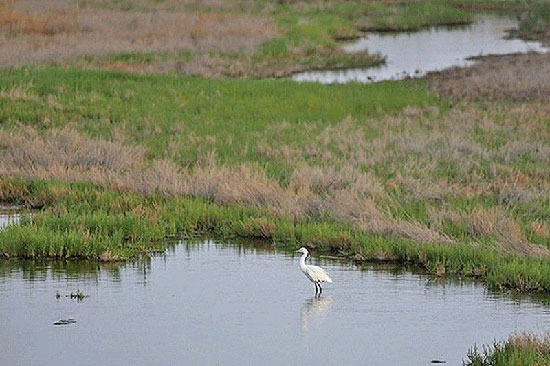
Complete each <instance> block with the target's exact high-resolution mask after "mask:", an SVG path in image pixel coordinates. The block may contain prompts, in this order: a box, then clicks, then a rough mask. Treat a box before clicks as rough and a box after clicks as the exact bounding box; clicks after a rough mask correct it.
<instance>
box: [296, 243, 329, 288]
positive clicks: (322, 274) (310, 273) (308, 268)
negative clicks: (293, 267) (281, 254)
mask: <svg viewBox="0 0 550 366" xmlns="http://www.w3.org/2000/svg"><path fill="white" fill-rule="evenodd" d="M297 251H298V252H300V253H302V257H301V258H300V269H301V270H302V272H303V273H304V274H305V275H306V277H307V278H308V279H309V280H310V281H311V282H313V283H315V284H316V285H318V284H320V283H321V282H329V283H332V279H331V278H330V276H329V275H328V273H327V272H326V271H325V270H324V269H322V268H321V267H319V266H312V265H307V264H306V257H307V255H308V251H307V249H306V248H303V247H302V248H300V249H298V250H297Z"/></svg>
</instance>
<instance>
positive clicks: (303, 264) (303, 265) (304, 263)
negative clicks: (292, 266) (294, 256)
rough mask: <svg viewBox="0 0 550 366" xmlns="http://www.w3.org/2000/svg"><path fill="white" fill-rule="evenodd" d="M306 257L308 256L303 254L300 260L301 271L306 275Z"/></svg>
mask: <svg viewBox="0 0 550 366" xmlns="http://www.w3.org/2000/svg"><path fill="white" fill-rule="evenodd" d="M306 257H307V254H306V253H304V254H302V257H301V258H300V269H301V270H302V272H304V273H305V272H306Z"/></svg>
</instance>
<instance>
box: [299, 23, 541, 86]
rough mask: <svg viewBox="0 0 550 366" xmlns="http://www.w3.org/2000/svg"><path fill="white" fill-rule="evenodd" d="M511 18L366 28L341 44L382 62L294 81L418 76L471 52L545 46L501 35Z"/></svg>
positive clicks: (460, 61) (462, 61) (464, 61)
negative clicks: (408, 28)
mask: <svg viewBox="0 0 550 366" xmlns="http://www.w3.org/2000/svg"><path fill="white" fill-rule="evenodd" d="M517 26H518V23H517V21H515V20H513V19H510V18H506V17H496V16H490V15H483V16H479V18H477V19H476V21H475V22H474V23H473V24H472V25H470V26H466V27H451V28H449V27H432V28H430V29H426V30H423V31H420V32H407V33H369V34H368V36H367V37H366V38H361V39H359V40H357V41H355V42H353V43H350V44H347V45H346V46H344V49H345V50H346V51H348V52H363V51H366V50H368V52H369V53H372V54H375V53H380V54H381V55H383V56H386V64H385V65H382V66H379V67H371V68H359V69H347V70H337V71H314V72H304V73H299V74H296V75H294V76H293V80H296V81H315V82H320V83H327V84H328V83H347V82H350V81H357V82H363V83H366V82H373V81H383V80H400V79H404V78H407V77H421V76H424V75H426V73H428V72H430V71H440V70H443V69H446V68H449V67H452V66H470V65H472V64H473V63H474V62H475V61H473V60H471V58H472V57H476V56H484V55H485V56H486V55H503V54H511V53H526V52H531V51H532V52H547V51H548V48H545V47H543V46H542V45H541V44H540V43H539V42H532V41H524V40H520V39H507V35H508V33H507V30H510V29H514V28H517Z"/></svg>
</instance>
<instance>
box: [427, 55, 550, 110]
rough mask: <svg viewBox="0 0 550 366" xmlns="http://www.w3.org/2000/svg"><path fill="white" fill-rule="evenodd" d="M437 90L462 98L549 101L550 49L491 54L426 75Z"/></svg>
mask: <svg viewBox="0 0 550 366" xmlns="http://www.w3.org/2000/svg"><path fill="white" fill-rule="evenodd" d="M427 80H428V85H429V87H430V88H431V89H432V90H434V91H436V92H437V93H439V94H441V95H444V96H450V97H453V98H461V99H485V100H487V99H490V100H492V99H511V100H518V101H534V100H537V101H546V102H548V101H550V53H546V54H540V55H539V54H533V53H532V54H526V55H509V56H489V57H484V58H482V59H480V60H479V61H478V62H477V63H476V64H475V65H474V66H472V67H468V68H451V69H448V70H445V71H441V72H438V73H433V74H431V75H429V76H428V77H427Z"/></svg>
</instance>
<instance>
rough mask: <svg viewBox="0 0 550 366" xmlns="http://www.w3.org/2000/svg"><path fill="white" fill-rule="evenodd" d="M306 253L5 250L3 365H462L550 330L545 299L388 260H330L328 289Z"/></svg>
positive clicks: (193, 247)
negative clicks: (378, 263) (74, 254)
mask: <svg viewBox="0 0 550 366" xmlns="http://www.w3.org/2000/svg"><path fill="white" fill-rule="evenodd" d="M298 259H299V258H298V257H297V256H296V257H292V256H289V255H286V254H282V253H277V252H273V251H270V250H268V249H262V248H259V247H250V246H240V245H235V244H232V245H222V244H216V243H213V242H205V243H200V244H179V245H175V246H174V247H173V248H172V249H171V250H169V251H168V252H167V253H166V255H164V256H160V257H155V258H152V259H151V260H150V261H148V262H146V263H135V264H104V265H98V264H97V263H91V262H76V263H74V262H73V263H71V262H67V263H64V264H63V263H55V262H49V263H43V264H40V263H32V262H28V261H27V262H17V261H1V262H0V323H1V324H2V327H0V333H1V339H2V342H0V364H2V365H46V364H53V363H55V364H56V365H69V364H71V365H72V364H79V365H98V364H117V365H151V364H166V365H167V364H224V365H242V364H262V365H266V364H273V365H275V364H277V365H280V364H306V365H308V364H325V365H326V364H333V365H341V364H361V365H429V364H430V362H431V361H432V360H445V361H446V362H447V365H460V364H461V360H462V359H463V358H464V357H465V355H466V352H467V350H468V348H469V347H471V346H472V345H473V344H474V343H478V344H482V343H490V342H492V341H493V340H494V339H497V340H502V339H505V338H507V337H508V335H509V334H510V333H511V332H514V331H534V332H543V331H545V330H547V329H549V327H550V318H549V314H548V310H549V309H548V307H546V306H545V305H543V303H542V302H533V301H530V300H527V299H523V300H518V299H513V298H511V297H509V296H507V295H502V294H500V295H498V294H492V293H489V292H488V291H487V290H486V289H485V288H484V286H483V285H481V284H475V283H464V282H457V281H454V282H449V281H447V282H438V281H435V280H434V279H430V278H428V277H425V276H420V275H416V274H412V273H410V272H407V271H404V270H396V269H393V270H392V269H391V268H388V267H385V268H383V269H381V268H379V267H367V268H365V269H364V270H359V269H357V268H356V267H355V266H352V265H347V264H342V263H336V262H321V263H320V264H322V265H323V267H324V268H325V269H327V271H328V272H329V273H330V275H331V276H332V278H333V280H334V284H332V285H326V286H325V287H324V293H323V295H322V297H321V298H319V299H317V298H314V297H313V293H314V288H313V285H311V284H310V283H309V282H308V281H307V280H306V279H305V277H304V276H303V275H302V273H300V271H299V268H298ZM313 262H314V263H317V264H319V262H317V261H313ZM77 290H78V291H81V292H82V293H84V294H86V295H87V296H89V297H86V298H84V299H82V301H78V300H77V299H71V298H70V297H65V296H60V297H56V292H59V293H60V294H62V295H63V294H69V293H71V292H75V291H77ZM60 320H70V321H66V322H65V323H66V324H58V325H54V323H56V322H59V321H60ZM73 320H74V322H73Z"/></svg>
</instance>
